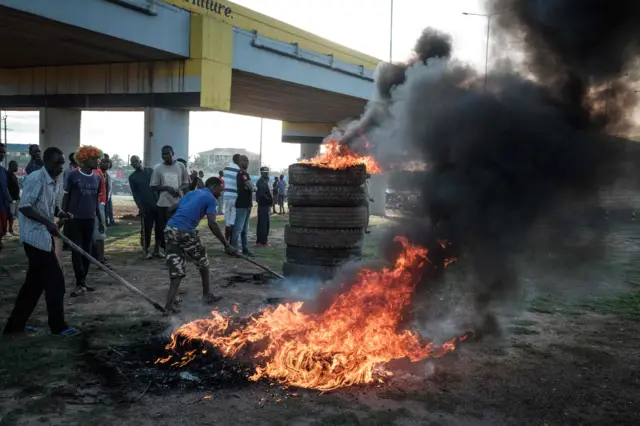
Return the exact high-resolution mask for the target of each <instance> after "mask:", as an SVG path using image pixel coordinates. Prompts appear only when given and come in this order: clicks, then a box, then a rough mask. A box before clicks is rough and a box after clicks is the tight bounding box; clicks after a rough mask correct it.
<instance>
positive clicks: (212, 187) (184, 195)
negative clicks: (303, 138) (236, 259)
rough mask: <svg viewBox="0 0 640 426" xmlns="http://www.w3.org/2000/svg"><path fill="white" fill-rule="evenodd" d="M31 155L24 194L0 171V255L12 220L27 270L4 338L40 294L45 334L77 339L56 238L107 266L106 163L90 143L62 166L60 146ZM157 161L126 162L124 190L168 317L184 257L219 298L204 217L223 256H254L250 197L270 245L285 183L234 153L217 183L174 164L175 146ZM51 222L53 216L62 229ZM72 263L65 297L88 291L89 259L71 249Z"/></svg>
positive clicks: (10, 173)
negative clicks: (164, 279) (165, 277)
mask: <svg viewBox="0 0 640 426" xmlns="http://www.w3.org/2000/svg"><path fill="white" fill-rule="evenodd" d="M29 153H30V155H31V160H30V161H29V164H28V165H27V167H26V172H27V177H26V178H25V179H24V182H23V185H22V191H20V186H19V185H18V181H17V177H16V172H17V164H15V162H13V161H12V162H10V163H9V168H8V170H5V169H4V168H3V167H2V166H0V248H1V247H2V246H1V244H2V239H1V237H2V236H4V235H14V233H15V231H14V227H13V221H14V220H15V218H18V221H19V231H20V241H21V243H22V244H23V246H24V251H25V254H26V256H27V259H28V263H29V266H28V270H27V274H26V278H25V282H24V284H23V285H22V287H21V289H20V291H19V294H18V297H17V299H16V302H15V306H14V309H13V311H12V313H11V316H10V318H9V320H8V322H7V324H6V326H5V328H4V333H6V334H11V333H20V332H24V331H28V330H29V327H28V325H27V321H28V319H29V317H30V315H31V313H32V312H33V310H34V308H35V306H36V305H37V302H38V300H39V298H40V296H41V295H42V293H43V292H44V293H45V299H46V304H47V312H48V316H49V328H50V331H51V334H53V335H58V336H75V335H78V334H80V330H78V329H77V328H75V327H69V325H68V324H67V323H66V321H65V315H64V303H63V301H64V294H65V279H64V274H63V271H62V265H61V250H62V248H61V247H60V244H59V241H58V238H56V237H58V236H60V233H62V235H64V236H65V237H66V238H68V239H69V240H70V241H71V242H72V243H73V244H72V245H76V246H78V247H80V248H81V249H82V250H83V251H84V252H86V253H91V254H92V256H93V257H95V259H96V260H97V261H98V262H100V263H102V264H103V265H104V266H105V267H110V266H109V264H108V263H107V261H106V259H105V256H104V241H105V239H106V229H107V225H109V224H113V223H114V221H113V208H112V205H113V204H112V199H111V193H112V187H113V183H112V179H111V177H110V176H109V173H108V170H109V169H110V168H111V166H112V165H111V161H110V159H109V156H108V155H106V154H103V153H102V152H101V151H100V150H99V149H98V148H95V147H92V146H82V147H80V148H78V150H77V151H75V152H74V153H71V154H70V155H69V162H68V165H67V166H66V167H65V156H64V153H63V152H62V151H61V150H59V149H58V148H54V147H51V148H47V149H46V150H45V152H44V154H43V153H41V151H40V148H39V147H38V146H37V145H34V146H32V147H31V148H30V150H29ZM5 154H6V147H5V146H3V145H0V162H2V160H3V159H4V156H5ZM161 155H162V162H161V163H160V164H158V165H156V166H154V167H153V168H151V167H145V166H144V165H143V164H142V161H141V160H140V158H139V157H138V156H132V157H131V159H130V163H131V166H132V168H133V169H134V171H133V173H131V175H130V176H129V185H130V188H131V192H132V195H133V199H134V201H135V204H136V206H137V208H138V210H139V216H140V218H141V236H140V240H141V244H142V247H143V251H144V255H145V257H146V258H148V259H153V258H166V264H167V266H168V269H169V277H170V286H169V291H168V294H167V301H166V304H165V310H166V312H167V313H169V314H170V313H175V312H177V311H178V306H179V304H180V302H181V301H180V299H179V298H178V297H177V292H178V288H179V285H180V282H181V281H182V279H183V278H184V276H185V273H186V272H185V271H186V261H187V259H190V260H191V261H193V262H194V263H195V265H196V266H197V268H198V270H199V272H200V276H201V279H202V287H203V302H204V303H207V304H211V303H215V302H216V301H218V300H219V299H220V298H219V297H218V296H215V295H213V293H211V290H210V284H209V261H208V258H207V252H206V249H205V246H204V244H203V243H202V241H201V239H200V236H199V233H198V229H197V227H198V225H199V223H200V221H201V220H202V219H203V218H204V217H205V216H206V217H207V223H208V226H209V229H210V230H211V232H212V234H213V235H214V236H215V237H216V238H217V240H218V241H220V243H221V244H222V246H223V247H224V250H225V252H226V253H227V254H229V255H232V256H234V255H236V253H239V252H240V250H241V252H242V254H243V255H244V256H249V257H252V256H253V253H252V252H251V251H250V250H249V244H248V236H247V234H248V232H247V231H248V227H249V218H250V217H251V211H252V207H253V202H254V199H255V201H256V203H257V206H258V211H257V216H258V221H257V222H258V223H257V232H256V235H257V240H256V244H257V245H261V246H267V245H269V243H268V236H269V221H270V216H271V214H285V208H284V200H285V195H286V182H285V179H284V176H282V175H281V176H280V177H279V178H276V179H275V182H274V183H273V184H270V182H269V169H268V168H267V167H262V168H261V169H260V178H259V179H258V181H257V183H256V184H254V183H253V181H252V180H251V177H250V176H249V173H248V167H249V159H248V157H247V156H243V155H239V154H236V155H234V156H233V161H232V163H231V164H229V165H228V166H227V167H225V169H224V170H223V171H220V172H219V176H218V177H210V178H209V179H207V180H206V181H204V173H202V172H200V173H198V172H196V171H192V172H191V173H189V171H188V169H187V165H186V162H185V161H184V160H182V159H175V154H174V150H173V148H172V147H171V146H168V145H167V146H164V147H162V150H161ZM60 175H62V177H61V178H60ZM276 205H277V206H279V212H278V213H276ZM218 214H223V215H224V222H225V230H224V234H223V232H222V231H221V229H220V228H219V227H218V224H217V221H216V215H218ZM55 219H59V222H58V224H56V223H55V222H54V221H55ZM60 227H62V231H60V230H59V228H60ZM152 233H153V234H155V240H154V246H153V249H152V248H151V236H152ZM238 241H240V246H239V245H238ZM70 244H71V243H70ZM71 257H72V265H73V272H74V277H75V289H74V291H73V292H72V293H71V296H72V297H78V296H80V295H82V294H84V293H86V292H91V291H94V288H93V287H92V286H90V285H89V283H88V282H87V274H88V272H89V265H90V261H89V260H88V258H87V257H86V256H85V255H84V254H82V253H81V252H79V251H78V250H72V255H71Z"/></svg>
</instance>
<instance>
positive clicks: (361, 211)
mask: <svg viewBox="0 0 640 426" xmlns="http://www.w3.org/2000/svg"><path fill="white" fill-rule="evenodd" d="M289 224H290V225H291V226H293V227H296V228H318V229H360V228H364V227H365V226H366V224H367V208H366V207H362V206H361V207H298V206H291V207H289Z"/></svg>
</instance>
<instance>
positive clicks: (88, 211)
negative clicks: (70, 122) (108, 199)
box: [62, 147, 104, 297]
mask: <svg viewBox="0 0 640 426" xmlns="http://www.w3.org/2000/svg"><path fill="white" fill-rule="evenodd" d="M80 150H84V152H87V151H88V148H87V147H80V148H79V149H78V152H79V151H80ZM78 152H76V158H77V159H78V160H77V161H78V162H79V165H80V168H79V169H78V170H74V171H72V172H70V173H69V174H68V175H67V180H66V181H65V184H64V197H63V198H62V207H63V208H62V210H63V211H65V212H69V213H71V214H72V215H73V219H72V220H70V221H69V223H68V224H67V225H65V226H69V227H70V229H69V234H70V239H71V240H72V241H73V242H74V243H76V244H77V245H78V246H80V247H81V248H82V249H83V250H84V251H86V252H87V253H91V248H92V246H93V235H94V231H95V229H94V228H95V221H96V220H97V221H98V232H100V233H103V232H104V220H103V217H102V215H101V214H100V213H101V212H100V202H99V197H100V193H101V191H102V188H103V186H102V178H101V177H100V176H99V175H98V174H96V173H94V172H93V171H94V170H95V169H96V168H97V167H98V157H97V156H96V155H97V154H90V155H91V157H87V158H85V156H83V155H78ZM98 260H101V259H98ZM71 263H72V264H73V272H74V275H75V278H76V289H75V290H74V291H73V292H72V293H71V297H76V296H79V295H81V294H84V293H85V292H87V291H93V287H91V286H89V285H87V281H86V279H87V274H88V273H89V265H90V263H89V260H88V259H87V258H85V257H84V256H83V255H81V254H80V253H78V252H77V251H75V250H74V251H73V252H72V253H71Z"/></svg>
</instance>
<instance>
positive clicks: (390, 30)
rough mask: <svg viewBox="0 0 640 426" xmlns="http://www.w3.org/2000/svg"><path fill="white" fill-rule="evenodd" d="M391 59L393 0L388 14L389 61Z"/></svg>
mask: <svg viewBox="0 0 640 426" xmlns="http://www.w3.org/2000/svg"><path fill="white" fill-rule="evenodd" d="M391 61H393V0H391V13H390V15H389V62H391Z"/></svg>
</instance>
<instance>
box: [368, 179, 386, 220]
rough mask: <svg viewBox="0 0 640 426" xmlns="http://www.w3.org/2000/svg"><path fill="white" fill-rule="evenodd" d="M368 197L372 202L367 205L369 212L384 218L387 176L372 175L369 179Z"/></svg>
mask: <svg viewBox="0 0 640 426" xmlns="http://www.w3.org/2000/svg"><path fill="white" fill-rule="evenodd" d="M369 195H370V196H371V198H373V200H374V202H373V203H371V204H369V212H370V213H371V214H372V215H374V216H385V214H386V209H385V204H386V198H387V176H386V175H384V174H379V175H372V176H371V179H369Z"/></svg>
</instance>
